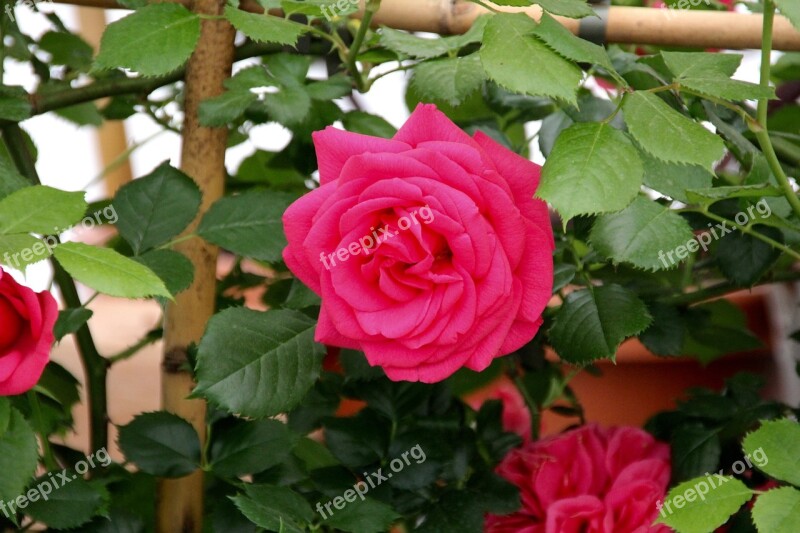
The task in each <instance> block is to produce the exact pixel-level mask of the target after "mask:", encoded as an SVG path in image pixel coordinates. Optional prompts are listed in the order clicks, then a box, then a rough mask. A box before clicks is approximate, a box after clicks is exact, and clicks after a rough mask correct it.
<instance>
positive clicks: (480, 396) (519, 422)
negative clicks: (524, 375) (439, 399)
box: [464, 376, 531, 442]
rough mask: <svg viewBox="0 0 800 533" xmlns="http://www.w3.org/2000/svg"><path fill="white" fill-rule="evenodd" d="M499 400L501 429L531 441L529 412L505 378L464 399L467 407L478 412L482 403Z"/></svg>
mask: <svg viewBox="0 0 800 533" xmlns="http://www.w3.org/2000/svg"><path fill="white" fill-rule="evenodd" d="M489 400H500V402H501V403H502V404H503V419H502V424H503V429H504V430H505V431H508V432H509V433H516V434H517V435H519V436H520V437H522V440H523V441H525V442H528V441H530V440H531V412H530V411H529V410H528V406H527V405H525V399H524V398H523V397H522V394H520V392H519V389H517V387H516V386H515V385H514V383H513V382H512V381H511V380H510V379H508V378H507V377H505V376H502V377H501V378H499V379H497V380H496V381H494V382H493V383H491V384H490V385H489V386H487V387H485V388H483V389H480V390H478V391H476V392H473V393H470V394H469V395H468V396H466V397H465V398H464V401H465V402H466V404H467V405H469V406H470V407H472V408H473V409H474V410H476V411H479V410H480V408H481V406H482V405H483V403H484V402H487V401H489Z"/></svg>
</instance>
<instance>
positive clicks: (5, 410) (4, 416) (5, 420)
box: [0, 396, 11, 438]
mask: <svg viewBox="0 0 800 533" xmlns="http://www.w3.org/2000/svg"><path fill="white" fill-rule="evenodd" d="M10 423H11V402H9V401H8V398H6V397H5V396H0V438H2V437H3V435H4V434H5V432H6V430H7V429H8V425H9V424H10Z"/></svg>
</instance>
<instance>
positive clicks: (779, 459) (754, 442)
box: [742, 418, 800, 487]
mask: <svg viewBox="0 0 800 533" xmlns="http://www.w3.org/2000/svg"><path fill="white" fill-rule="evenodd" d="M789 442H792V443H796V442H800V425H798V423H797V422H796V421H793V420H789V419H787V418H784V419H781V420H772V421H769V420H768V421H765V422H764V423H763V424H762V425H761V427H760V428H758V430H756V431H754V432H753V433H750V434H749V435H747V437H746V438H745V439H744V442H743V443H742V447H743V449H744V451H745V453H748V454H751V455H752V454H753V453H754V452H755V451H756V450H759V449H760V450H762V451H763V453H764V455H766V457H767V458H768V459H769V460H768V461H766V462H765V463H764V465H763V466H761V465H759V466H758V468H759V469H760V470H761V471H763V472H764V473H766V474H769V475H770V476H772V477H774V478H776V479H779V480H781V481H785V482H787V483H791V484H792V485H794V486H796V487H800V457H798V455H797V453H796V449H794V448H792V447H791V446H787V443H789Z"/></svg>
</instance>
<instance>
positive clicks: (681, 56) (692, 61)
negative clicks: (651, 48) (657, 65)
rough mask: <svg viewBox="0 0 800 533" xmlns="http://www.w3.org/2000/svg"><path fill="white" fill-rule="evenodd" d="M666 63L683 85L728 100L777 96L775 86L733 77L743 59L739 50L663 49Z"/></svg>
mask: <svg viewBox="0 0 800 533" xmlns="http://www.w3.org/2000/svg"><path fill="white" fill-rule="evenodd" d="M661 57H662V58H663V59H664V63H665V64H666V65H667V67H668V68H669V69H670V70H671V71H672V73H673V74H674V75H675V81H676V82H678V83H679V84H680V85H681V86H682V87H686V88H687V89H691V90H693V91H697V92H699V93H702V94H707V95H712V96H719V97H720V98H724V99H728V100H747V99H753V100H757V99H759V98H775V90H774V89H772V88H762V87H759V86H758V85H755V84H752V83H747V82H744V81H739V80H732V79H730V77H731V76H733V73H734V72H735V71H736V69H737V68H738V66H739V63H740V62H741V61H742V56H741V55H738V54H722V55H720V54H712V53H707V52H665V51H662V52H661Z"/></svg>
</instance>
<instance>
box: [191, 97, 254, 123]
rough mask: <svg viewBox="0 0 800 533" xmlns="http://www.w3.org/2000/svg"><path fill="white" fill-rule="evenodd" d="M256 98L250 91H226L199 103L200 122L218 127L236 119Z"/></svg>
mask: <svg viewBox="0 0 800 533" xmlns="http://www.w3.org/2000/svg"><path fill="white" fill-rule="evenodd" d="M256 100H258V96H256V95H255V94H254V93H251V92H250V91H239V90H237V91H226V92H224V93H223V94H221V95H219V96H217V97H216V98H209V99H208V100H204V101H202V102H201V103H200V111H199V116H200V124H202V125H203V126H206V127H209V128H219V127H222V126H225V125H227V124H228V123H229V122H234V121H236V120H237V119H238V118H239V117H241V116H242V114H244V112H245V110H246V109H247V107H248V106H249V105H250V104H252V103H253V102H255V101H256Z"/></svg>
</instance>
